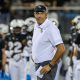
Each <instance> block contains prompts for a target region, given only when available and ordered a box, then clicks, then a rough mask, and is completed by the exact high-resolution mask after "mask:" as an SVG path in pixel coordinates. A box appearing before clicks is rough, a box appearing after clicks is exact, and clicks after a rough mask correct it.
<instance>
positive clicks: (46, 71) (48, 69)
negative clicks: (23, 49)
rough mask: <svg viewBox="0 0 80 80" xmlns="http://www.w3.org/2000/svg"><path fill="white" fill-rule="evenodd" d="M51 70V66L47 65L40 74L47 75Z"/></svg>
mask: <svg viewBox="0 0 80 80" xmlns="http://www.w3.org/2000/svg"><path fill="white" fill-rule="evenodd" d="M50 70H51V68H50V66H49V65H48V64H47V65H45V66H43V68H42V69H41V71H40V73H41V74H47V73H48V72H49V71H50Z"/></svg>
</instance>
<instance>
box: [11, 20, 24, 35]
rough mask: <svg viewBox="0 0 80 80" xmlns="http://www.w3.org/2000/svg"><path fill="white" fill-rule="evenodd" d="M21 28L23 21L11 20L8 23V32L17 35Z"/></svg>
mask: <svg viewBox="0 0 80 80" xmlns="http://www.w3.org/2000/svg"><path fill="white" fill-rule="evenodd" d="M23 26H24V20H22V19H13V20H12V21H11V22H10V30H11V31H12V32H17V33H18V30H19V32H21V28H22V27H23Z"/></svg>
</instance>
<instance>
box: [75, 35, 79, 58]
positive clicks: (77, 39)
mask: <svg viewBox="0 0 80 80" xmlns="http://www.w3.org/2000/svg"><path fill="white" fill-rule="evenodd" d="M75 44H76V45H77V46H78V54H77V59H80V34H77V37H76V40H75Z"/></svg>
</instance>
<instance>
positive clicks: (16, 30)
mask: <svg viewBox="0 0 80 80" xmlns="http://www.w3.org/2000/svg"><path fill="white" fill-rule="evenodd" d="M13 32H14V33H15V34H18V33H20V32H21V28H20V27H16V28H14V29H13Z"/></svg>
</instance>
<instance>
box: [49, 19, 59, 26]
mask: <svg viewBox="0 0 80 80" xmlns="http://www.w3.org/2000/svg"><path fill="white" fill-rule="evenodd" d="M49 20H50V21H52V22H53V24H54V25H56V26H57V27H58V26H59V22H58V20H57V19H55V18H49Z"/></svg>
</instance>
